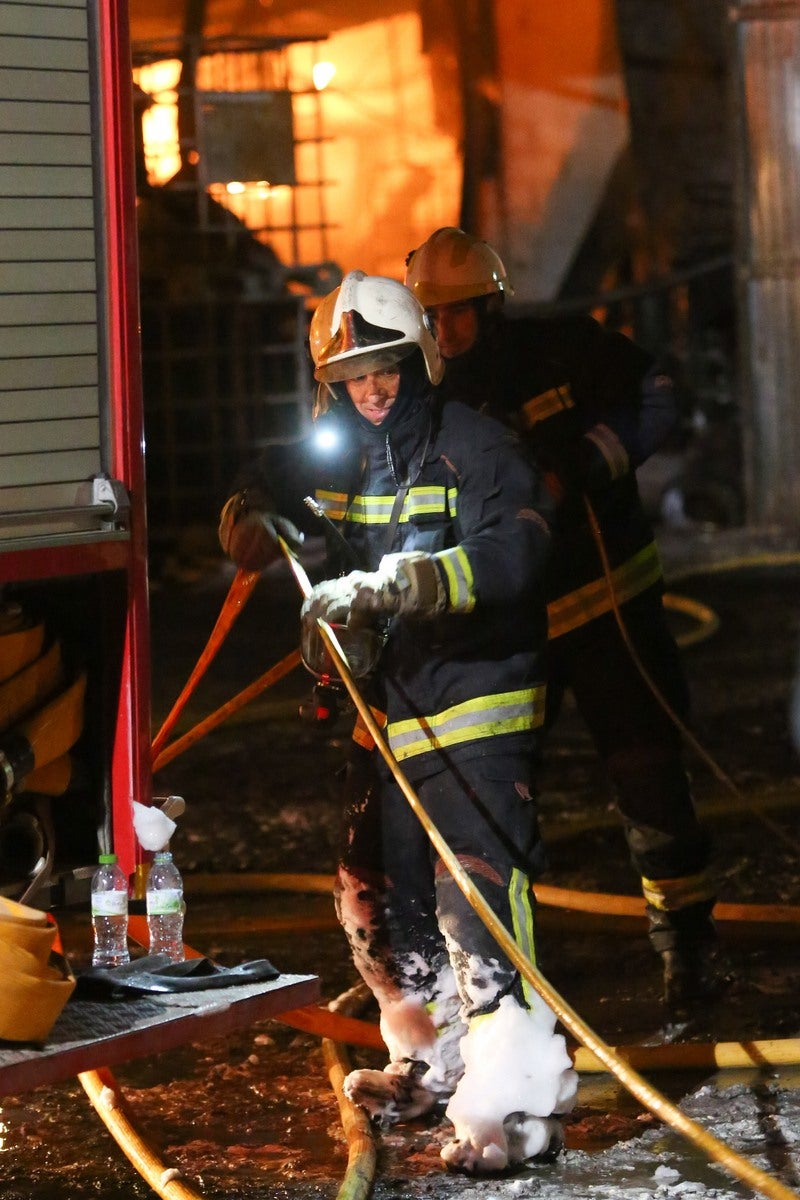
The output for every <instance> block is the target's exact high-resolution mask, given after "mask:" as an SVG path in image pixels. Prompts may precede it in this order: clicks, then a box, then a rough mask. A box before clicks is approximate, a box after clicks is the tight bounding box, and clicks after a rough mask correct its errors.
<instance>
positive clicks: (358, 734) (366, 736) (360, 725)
mask: <svg viewBox="0 0 800 1200" xmlns="http://www.w3.org/2000/svg"><path fill="white" fill-rule="evenodd" d="M370 712H371V713H372V715H373V717H374V718H375V720H376V722H377V724H378V727H379V728H380V729H385V728H386V713H385V712H381V710H380V709H379V708H370ZM352 737H353V741H354V742H355V743H356V744H357V745H359V746H361V747H362V749H364V750H374V749H375V738H374V737H373V736H372V734H371V733H370V731H369V729H367V726H366V723H365V721H364V718H363V717H362V716H361V713H359V714H358V715H357V717H356V723H355V725H354V727H353V734H352Z"/></svg>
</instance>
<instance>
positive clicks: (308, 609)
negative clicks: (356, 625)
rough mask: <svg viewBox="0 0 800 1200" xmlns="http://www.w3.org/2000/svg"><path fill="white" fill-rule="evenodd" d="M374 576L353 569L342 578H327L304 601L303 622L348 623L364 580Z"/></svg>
mask: <svg viewBox="0 0 800 1200" xmlns="http://www.w3.org/2000/svg"><path fill="white" fill-rule="evenodd" d="M373 578H374V576H373V575H371V574H368V573H367V572H366V571H351V572H350V574H349V575H343V576H342V577H341V578H340V579H326V580H324V581H323V582H322V583H318V584H317V585H316V586H315V587H314V588H312V590H311V594H310V595H309V596H308V598H307V599H306V600H304V602H303V607H302V608H301V610H300V620H301V622H302V623H303V624H304V625H307V624H311V625H313V626H314V627H315V628H316V624H317V621H318V620H322V621H327V623H328V624H329V625H346V624H347V622H348V620H349V618H350V611H351V608H352V605H353V600H354V598H355V596H356V593H357V592H358V589H359V588H360V587H361V586H362V585H363V582H364V580H367V579H373Z"/></svg>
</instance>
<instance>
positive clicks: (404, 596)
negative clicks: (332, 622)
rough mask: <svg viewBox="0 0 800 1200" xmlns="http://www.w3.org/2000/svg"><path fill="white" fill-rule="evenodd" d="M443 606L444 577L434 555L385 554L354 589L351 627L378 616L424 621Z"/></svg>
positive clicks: (445, 595)
mask: <svg viewBox="0 0 800 1200" xmlns="http://www.w3.org/2000/svg"><path fill="white" fill-rule="evenodd" d="M446 607H447V591H446V590H445V585H444V575H443V573H442V569H441V567H440V566H439V563H438V561H437V559H436V558H435V557H434V556H433V555H431V554H418V553H415V554H387V555H386V556H385V557H384V558H383V559H382V560H381V564H380V567H379V568H378V570H377V571H375V572H374V573H373V574H372V575H369V576H367V577H366V579H365V580H363V581H362V583H361V584H360V586H359V587H358V589H357V590H356V594H355V596H354V597H353V604H352V614H353V615H352V617H351V624H352V622H353V621H354V620H355V621H358V620H359V619H363V618H364V617H367V616H378V615H387V616H399V617H414V618H417V619H419V620H426V619H428V618H431V617H435V616H438V614H439V613H442V612H444V610H445V609H446Z"/></svg>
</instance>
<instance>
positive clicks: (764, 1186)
mask: <svg viewBox="0 0 800 1200" xmlns="http://www.w3.org/2000/svg"><path fill="white" fill-rule="evenodd" d="M281 548H282V550H283V552H284V555H285V556H286V558H287V561H288V562H289V565H290V566H291V568H292V571H293V573H294V574H295V578H296V579H297V581H298V583H299V585H300V588H301V591H302V592H303V594H304V595H308V593H309V592H310V588H311V585H310V581H309V580H308V577H307V575H306V574H305V571H304V570H303V568H302V566H301V564H300V563H299V562H298V561H297V560H296V558H295V557H294V555H293V554H292V553H291V551H290V550H289V548H288V546H287V545H286V544H285V543H283V542H282V544H281ZM248 582H249V581H248ZM249 590H250V589H249V588H248V590H247V594H248V595H249ZM680 600H681V598H680V597H672V596H670V597H669V601H670V603H668V607H673V608H676V609H678V610H679V611H684V612H689V613H690V614H691V615H693V616H695V617H698V619H699V620H700V622H701V624H704V625H705V627H706V630H707V629H708V628H711V629H712V631H713V628H715V627H716V626H715V624H714V621H715V615H714V614H713V613H712V612H711V610H708V611H707V612H706V611H705V609H704V606H699V607H698V606H697V605H695V604H694V603H693V602H689V604H688V606H687V605H682V604H681V603H679V601H680ZM700 608H702V609H703V611H700ZM229 624H232V621H231V622H230V623H229ZM218 625H219V622H218ZM319 625H320V630H321V634H322V637H323V639H324V640H325V642H326V645H327V647H328V649H329V651H330V652H331V654H332V656H333V658H334V661H335V662H336V663H337V666H338V668H339V670H340V674H341V675H342V679H343V681H344V683H345V686H346V687H347V689H348V691H349V693H350V695H351V698H352V699H353V702H354V703H355V705H356V708H357V709H358V711H359V713H360V714H361V716H362V719H363V720H364V721H365V724H366V726H367V728H368V729H369V730H370V733H371V734H372V736H373V738H374V740H375V743H376V745H377V746H378V748H379V750H380V752H381V754H382V755H383V757H384V759H385V760H386V761H387V764H388V765H389V768H390V770H391V771H392V774H393V775H394V777H395V779H396V781H397V782H398V785H399V786H400V787H401V790H402V791H403V792H404V795H405V796H406V799H407V800H408V801H409V803H410V804H411V806H412V809H413V810H414V811H415V813H416V815H417V817H418V819H420V821H421V823H422V824H423V827H424V828H425V829H426V832H427V833H428V836H429V837H430V838H431V841H432V843H433V844H434V846H435V848H436V849H437V852H438V853H439V855H440V857H441V858H442V860H443V862H444V863H445V865H446V866H447V868H448V870H449V871H450V872H451V874H452V875H453V877H454V879H455V881H456V883H457V884H458V886H459V887H460V888H461V890H462V891H463V892H464V894H465V896H466V897H467V899H468V900H469V901H470V903H471V904H472V905H473V908H474V909H475V911H476V912H477V914H478V915H479V916H480V917H481V919H482V920H483V921H484V923H485V924H486V925H487V928H489V930H490V932H492V933H493V935H494V936H495V938H496V940H497V941H498V943H499V944H500V946H501V947H502V948H503V949H504V950H505V952H506V953H507V955H508V957H509V958H510V959H511V961H512V962H514V964H515V966H517V968H518V970H520V972H521V974H523V975H524V976H525V978H526V979H528V981H529V982H530V983H531V984H532V986H534V987H535V988H536V990H537V991H538V992H539V994H540V995H541V996H542V997H543V999H544V1000H545V1001H546V1002H547V1003H548V1004H549V1005H550V1007H551V1009H552V1010H553V1012H554V1013H555V1015H556V1016H557V1018H558V1019H559V1020H560V1021H561V1022H562V1024H563V1025H564V1026H565V1027H566V1028H567V1029H568V1030H569V1031H570V1032H571V1033H572V1034H573V1035H574V1036H576V1037H577V1038H578V1040H579V1041H581V1042H582V1043H583V1045H582V1046H579V1047H578V1048H577V1049H576V1050H574V1051H573V1059H574V1062H575V1066H576V1068H577V1069H578V1070H579V1071H584V1072H590V1071H606V1070H609V1071H611V1072H612V1073H613V1074H614V1075H616V1077H617V1078H618V1079H619V1080H620V1082H621V1083H623V1085H624V1086H625V1087H626V1088H627V1089H628V1090H629V1091H630V1092H631V1093H632V1094H633V1095H634V1096H635V1097H636V1098H637V1099H639V1100H640V1102H641V1103H643V1104H644V1105H645V1106H646V1107H648V1108H649V1109H650V1111H652V1112H653V1113H654V1114H655V1115H656V1116H658V1117H659V1118H660V1119H662V1120H664V1121H665V1122H666V1123H667V1124H669V1125H671V1126H672V1128H674V1129H676V1131H677V1132H680V1133H682V1134H683V1135H684V1136H686V1137H687V1138H688V1139H689V1140H690V1141H692V1142H694V1143H695V1144H696V1145H697V1146H698V1147H699V1148H701V1149H702V1150H704V1151H705V1152H706V1153H708V1154H709V1156H710V1157H711V1158H713V1159H715V1160H716V1161H718V1162H720V1163H721V1164H722V1165H723V1166H725V1167H726V1168H727V1169H728V1170H729V1171H731V1172H732V1173H733V1174H734V1175H736V1176H737V1177H738V1178H739V1179H741V1180H742V1181H743V1182H746V1183H749V1184H751V1185H752V1186H753V1187H754V1188H755V1190H757V1191H760V1192H762V1194H764V1195H766V1196H768V1197H771V1198H775V1200H789V1198H791V1197H793V1198H794V1200H798V1196H797V1193H795V1192H793V1191H792V1190H791V1189H789V1188H786V1187H785V1186H784V1185H782V1184H780V1183H779V1182H778V1181H777V1180H775V1179H773V1178H772V1177H771V1176H769V1175H766V1174H765V1173H764V1172H762V1171H761V1170H760V1169H759V1168H757V1167H756V1166H755V1165H754V1164H753V1163H751V1162H750V1161H749V1160H747V1159H745V1158H743V1157H742V1156H740V1155H738V1154H736V1152H735V1151H733V1150H732V1149H731V1148H730V1147H728V1146H726V1145H725V1144H724V1143H723V1142H720V1141H719V1140H718V1139H716V1138H715V1137H714V1136H713V1135H712V1134H710V1133H709V1132H708V1131H707V1130H705V1129H703V1128H702V1126H699V1125H698V1124H697V1123H696V1122H694V1121H691V1120H689V1119H688V1118H687V1117H685V1115H684V1114H683V1113H682V1112H681V1111H680V1109H677V1108H675V1106H673V1105H672V1104H671V1103H670V1102H669V1101H668V1100H667V1099H666V1098H665V1097H663V1096H662V1095H661V1094H660V1093H659V1092H657V1091H656V1090H655V1089H654V1088H652V1087H651V1086H650V1085H649V1084H648V1083H647V1081H646V1080H644V1079H642V1078H641V1077H639V1076H638V1075H637V1074H636V1071H635V1070H633V1069H632V1068H633V1067H634V1066H637V1065H638V1066H641V1067H642V1068H649V1069H659V1068H663V1067H665V1066H670V1065H675V1060H676V1057H677V1058H682V1059H683V1062H682V1063H680V1064H678V1065H685V1066H696V1067H707V1066H712V1065H715V1066H753V1065H761V1064H765V1063H769V1064H775V1063H784V1062H786V1063H794V1062H796V1061H797V1053H798V1046H800V1042H796V1040H789V1041H786V1042H781V1041H764V1042H751V1043H717V1044H711V1045H701V1044H690V1045H685V1046H676V1045H670V1046H656V1047H641V1046H635V1047H619V1048H617V1050H614V1049H612V1048H611V1047H609V1046H607V1045H606V1044H605V1043H604V1042H602V1040H601V1039H599V1038H598V1037H597V1035H596V1034H594V1032H593V1031H592V1030H591V1029H590V1028H589V1027H588V1026H587V1025H585V1023H584V1022H583V1021H582V1019H581V1018H580V1017H579V1016H578V1015H577V1014H576V1013H575V1012H574V1011H573V1010H572V1009H571V1008H570V1007H569V1005H568V1004H567V1003H566V1001H564V1000H563V998H562V997H561V996H560V995H559V994H558V993H557V992H556V991H555V990H554V989H553V988H552V987H551V985H550V984H549V983H548V982H547V980H546V979H545V978H544V976H542V975H541V974H540V972H539V971H538V969H537V968H536V967H535V966H534V965H533V964H532V963H530V962H529V961H528V960H527V959H526V958H525V956H524V955H522V954H521V952H520V951H519V949H518V947H517V946H516V944H515V943H514V941H513V939H512V938H511V935H510V934H509V933H508V931H507V930H506V929H505V928H504V927H503V925H502V924H501V923H500V922H499V921H498V920H497V918H496V917H495V915H494V913H493V912H492V910H491V909H490V908H489V907H488V905H487V904H486V902H485V900H484V899H483V897H482V895H481V893H480V892H479V891H478V890H477V889H476V888H475V887H474V884H473V883H472V881H471V879H470V878H469V877H468V876H467V875H466V874H465V873H464V872H463V871H462V869H461V867H460V864H459V863H458V860H457V859H456V858H455V856H453V855H452V852H451V851H449V848H448V847H447V845H446V843H445V842H444V841H443V839H442V838H441V835H440V834H439V833H438V830H436V828H435V826H434V825H433V824H432V823H431V822H430V821H429V819H428V818H427V814H426V813H425V811H424V809H423V808H422V806H421V804H420V802H419V800H418V798H417V797H416V795H415V793H414V792H413V790H412V789H411V787H410V784H408V782H407V781H406V780H405V776H404V775H403V774H402V772H401V770H400V768H399V765H398V764H397V762H396V760H395V759H394V756H393V755H392V752H391V750H390V749H389V747H388V745H386V744H385V743H384V741H383V737H382V734H381V731H380V729H379V728H378V726H377V723H376V722H375V720H374V718H373V716H372V713H371V710H370V709H369V708H368V706H367V705H366V704H365V702H364V701H363V699H362V697H361V695H360V692H359V691H358V688H357V685H356V684H355V681H354V680H353V678H352V676H351V674H350V672H349V668H348V666H347V661H346V658H345V657H344V655H343V653H342V651H341V648H340V647H339V645H338V643H337V642H336V639H335V635H334V634H333V632H332V631H331V630H330V628H329V627H328V626H327V625H326V624H325V622H322V621H320V622H319ZM226 633H227V629H225V630H224V632H223V633H222V636H225V634H226ZM700 636H707V633H701V634H700ZM219 640H220V641H221V638H220V639H219ZM693 640H699V638H696V639H693ZM684 644H686V641H684ZM291 657H292V656H289V658H291ZM289 658H287V659H285V660H283V663H280V664H277V666H276V667H275V668H273V670H272V671H271V672H267V673H266V675H265V676H262V677H261V679H260V680H257V681H256V683H255V684H254V685H251V688H250V689H246V691H245V692H243V693H240V694H239V696H237V697H235V698H234V700H233V701H231V702H229V704H228V705H226V706H223V708H222V709H220V710H218V712H217V713H215V714H212V717H211V718H208V719H207V721H206V722H202V723H201V725H200V726H197V727H195V729H194V730H191V731H190V733H189V734H188V735H186V736H185V738H184V739H178V741H177V742H176V743H173V746H172V747H170V750H172V749H173V748H174V747H176V749H175V750H174V753H172V754H170V755H169V758H168V759H166V760H165V761H171V759H172V758H174V757H176V756H177V754H179V753H181V752H182V750H183V749H187V748H188V746H189V745H191V744H193V743H194V742H195V741H197V740H198V739H199V737H201V736H203V734H204V733H205V732H207V731H208V730H209V729H210V728H214V727H215V726H216V725H217V724H219V723H221V721H222V720H224V719H225V718H226V717H227V716H228V715H230V713H231V711H236V709H237V708H239V707H241V706H242V705H243V704H245V703H247V702H248V700H249V699H251V698H252V696H253V695H254V694H258V692H259V691H261V690H263V689H264V688H266V687H268V686H270V684H271V683H272V682H274V681H275V679H276V678H279V677H281V676H282V674H283V673H285V671H282V670H281V668H282V667H283V666H284V664H286V663H288V662H289ZM291 665H294V663H292V664H291ZM288 669H290V668H289V667H288V666H287V667H286V670H288ZM274 672H280V673H279V674H278V675H274ZM196 674H198V673H197V672H196ZM253 689H256V690H255V691H254V690H253ZM191 690H192V689H191V688H190V687H189V686H188V685H187V688H186V689H184V691H185V693H186V696H188V694H189V692H190V691H191ZM177 707H178V706H177V705H176V708H177ZM177 715H178V714H177V713H176V714H175V719H177ZM172 716H173V714H172V713H171V714H170V718H172ZM170 718H168V721H169V720H170ZM172 724H174V720H173V721H172ZM166 725H167V723H165V727H162V730H161V731H160V733H159V737H160V738H161V745H162V747H163V744H164V741H165V739H166V735H167V734H168V732H169V729H167V728H166ZM201 727H202V728H201ZM170 728H171V725H170ZM154 745H155V744H154ZM156 764H157V765H164V763H163V761H161V762H159V761H158V759H156ZM726 782H728V781H727V780H726ZM268 878H269V877H268ZM271 878H272V879H276V878H281V877H271ZM286 878H287V879H291V878H293V877H286ZM300 878H301V879H302V881H303V887H302V888H301V889H298V890H318V889H321V888H322V887H323V886H324V887H325V888H329V886H330V877H324V876H320V877H308V876H303V877H300ZM311 878H313V880H314V886H313V887H312V888H309V886H308V885H309V879H311ZM323 881H324V883H323ZM550 891H551V892H562V891H564V889H550ZM573 895H580V893H573ZM584 897H587V898H585V899H584V904H585V905H588V906H589V907H588V908H586V911H605V908H599V909H598V905H608V903H609V901H612V902H613V901H614V900H617V901H620V902H621V907H622V909H623V910H624V912H625V915H639V909H640V908H641V910H642V911H643V901H640V900H638V899H637V898H635V897H618V898H615V897H607V896H603V895H601V894H592V893H589V894H584ZM540 902H542V903H547V900H546V899H544V898H542V900H541V901H540ZM723 907H724V906H723ZM729 907H731V908H733V909H737V910H745V909H749V908H761V909H765V910H769V915H768V916H766V917H764V919H767V920H772V919H778V920H781V919H784V920H795V919H796V917H795V916H794V914H792V915H788V914H786V913H782V915H779V916H778V917H777V918H775V910H776V909H777V910H788V909H790V908H791V906H746V905H737V906H729ZM762 915H763V914H762ZM731 919H737V920H742V919H748V918H747V916H746V915H743V914H741V913H740V914H739V915H737V916H735V917H734V916H732V917H731ZM281 1020H283V1021H285V1023H287V1024H290V1025H294V1026H295V1027H297V1028H300V1029H304V1030H306V1031H309V1032H315V1033H319V1034H321V1035H322V1036H323V1037H326V1036H327V1035H330V1036H331V1037H337V1038H340V1039H341V1040H342V1041H345V1042H347V1043H348V1044H352V1045H365V1046H373V1047H375V1046H381V1045H382V1039H381V1037H380V1033H379V1031H378V1030H377V1027H376V1026H374V1025H372V1024H371V1023H369V1022H365V1021H359V1020H357V1019H355V1018H351V1017H348V1016H344V1015H342V1014H341V1013H336V1012H332V1013H329V1014H324V1013H323V1010H320V1009H316V1008H309V1009H298V1010H294V1011H293V1012H287V1013H285V1014H282V1015H281ZM326 1061H327V1062H328V1067H329V1071H330V1073H331V1082H332V1084H333V1086H334V1090H335V1091H336V1092H337V1099H338V1100H339V1103H340V1108H341V1107H342V1104H343V1103H344V1104H345V1105H347V1103H348V1102H346V1101H345V1099H344V1097H343V1095H342V1093H341V1089H340V1086H338V1085H337V1080H339V1074H340V1073H341V1072H342V1071H343V1066H342V1061H343V1060H342V1059H341V1057H340V1051H339V1050H338V1048H337V1045H336V1044H335V1043H330V1044H329V1047H326ZM341 1077H342V1078H343V1074H342V1076H341ZM339 1083H340V1080H339ZM87 1090H88V1089H87ZM350 1109H351V1110H352V1106H350ZM342 1116H343V1120H344V1119H345V1109H344V1108H342ZM354 1120H355V1124H353V1121H354ZM347 1121H348V1123H349V1124H350V1128H349V1131H348V1130H346V1132H347V1133H348V1141H349V1143H350V1147H351V1152H350V1162H349V1182H348V1181H346V1182H345V1185H344V1186H343V1189H342V1190H341V1191H340V1193H339V1198H341V1200H344V1197H345V1196H347V1197H351V1196H352V1197H356V1196H358V1195H360V1194H362V1193H361V1192H360V1191H359V1187H360V1185H359V1182H358V1179H359V1177H360V1175H361V1169H360V1165H359V1164H360V1161H361V1158H362V1156H369V1154H371V1153H372V1151H371V1150H369V1148H368V1147H367V1146H366V1143H365V1144H364V1145H361V1146H359V1139H360V1138H361V1135H362V1132H363V1131H362V1130H361V1129H360V1121H359V1119H357V1118H354V1112H353V1111H349V1110H348V1111H347ZM354 1147H356V1148H355V1149H354ZM354 1155H355V1159H354ZM353 1168H354V1169H355V1176H353ZM364 1181H365V1182H366V1176H364ZM157 1190H158V1189H157ZM159 1194H161V1195H164V1194H165V1193H164V1192H161V1191H160V1192H159ZM191 1195H194V1193H191ZM171 1196H174V1197H175V1200H177V1193H171Z"/></svg>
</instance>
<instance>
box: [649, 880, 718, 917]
mask: <svg viewBox="0 0 800 1200" xmlns="http://www.w3.org/2000/svg"><path fill="white" fill-rule="evenodd" d="M642 893H643V895H644V898H645V901H646V902H647V903H648V904H649V905H650V906H651V907H652V908H657V909H658V911H659V912H674V911H675V910H676V909H678V908H686V906H687V904H699V903H700V902H701V901H702V900H713V899H714V897H715V896H716V894H717V889H716V885H715V881H714V880H713V879H712V878H711V875H710V873H709V872H708V871H699V872H698V873H697V875H682V876H681V877H680V878H678V879H645V878H644V876H642Z"/></svg>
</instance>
